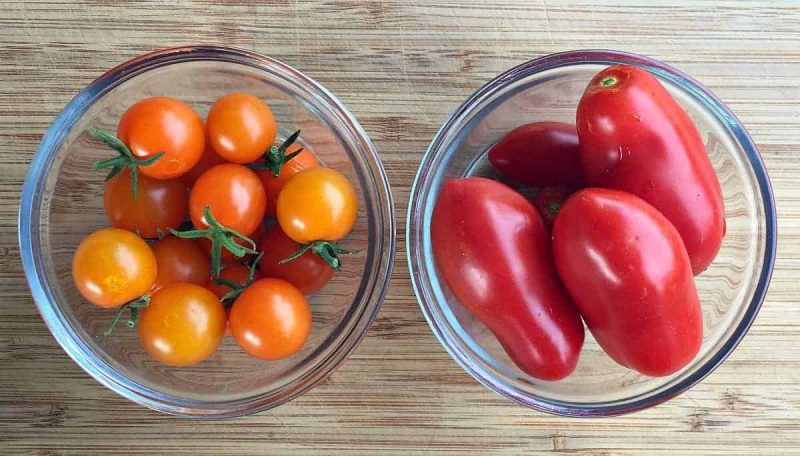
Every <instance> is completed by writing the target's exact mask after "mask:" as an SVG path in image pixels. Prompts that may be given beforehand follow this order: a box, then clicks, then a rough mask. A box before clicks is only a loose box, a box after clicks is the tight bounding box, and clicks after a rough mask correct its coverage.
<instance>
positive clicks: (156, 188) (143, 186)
mask: <svg viewBox="0 0 800 456" xmlns="http://www.w3.org/2000/svg"><path fill="white" fill-rule="evenodd" d="M131 185H133V184H132V182H131V172H130V170H128V169H125V170H123V171H122V172H120V173H119V174H117V175H116V176H114V177H112V178H111V179H109V181H108V182H106V186H105V189H104V191H103V206H104V207H105V210H106V215H107V216H108V220H109V221H110V222H111V224H112V225H113V226H114V227H116V228H122V229H125V230H128V231H133V232H135V233H138V234H139V235H140V236H141V237H143V238H149V239H153V238H156V237H158V236H160V235H164V234H166V233H168V232H169V229H170V228H172V229H175V228H178V227H179V226H180V225H181V223H182V222H183V220H184V219H185V218H186V214H188V213H189V195H187V193H186V187H185V186H184V184H183V183H182V182H181V181H179V180H175V179H164V180H162V179H152V178H150V177H147V176H144V175H141V174H140V175H139V176H138V179H137V186H136V189H137V196H136V199H133V192H132V191H131Z"/></svg>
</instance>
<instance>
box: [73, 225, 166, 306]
mask: <svg viewBox="0 0 800 456" xmlns="http://www.w3.org/2000/svg"><path fill="white" fill-rule="evenodd" d="M156 272H157V266H156V257H155V255H154V254H153V251H152V250H151V249H150V246H149V245H147V243H146V242H144V241H143V240H142V239H141V238H140V237H139V236H136V235H135V234H133V233H131V232H130V231H127V230H123V229H119V228H106V229H102V230H98V231H95V232H94V233H92V234H90V235H88V236H86V237H85V238H84V239H83V240H82V241H81V243H80V244H79V245H78V248H77V249H76V250H75V255H74V256H73V258H72V279H73V281H74V282H75V286H76V288H77V289H78V291H79V292H80V293H81V295H83V297H84V298H86V299H87V300H88V301H89V302H91V303H93V304H95V305H97V306H99V307H106V308H113V307H119V306H121V305H123V304H125V303H126V302H128V301H132V300H134V299H136V298H138V297H140V296H142V295H143V294H145V293H147V291H148V290H149V289H150V287H151V286H152V285H153V282H154V281H155V279H156Z"/></svg>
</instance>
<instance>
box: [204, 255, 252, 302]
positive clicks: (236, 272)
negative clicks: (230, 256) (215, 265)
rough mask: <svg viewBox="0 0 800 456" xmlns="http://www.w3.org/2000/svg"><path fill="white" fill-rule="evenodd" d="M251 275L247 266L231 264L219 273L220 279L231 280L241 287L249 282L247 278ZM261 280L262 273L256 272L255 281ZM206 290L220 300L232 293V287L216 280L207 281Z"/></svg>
mask: <svg viewBox="0 0 800 456" xmlns="http://www.w3.org/2000/svg"><path fill="white" fill-rule="evenodd" d="M249 275H250V270H249V269H248V268H247V266H245V265H243V264H231V265H228V266H225V267H224V268H222V271H220V273H219V277H220V278H221V279H227V280H230V281H231V282H233V283H238V284H240V285H242V284H244V283H245V282H247V277H248V276H249ZM260 278H261V273H260V272H258V271H255V273H254V274H253V281H254V282H255V281H256V280H258V279H260ZM205 286H206V288H207V289H208V290H209V291H211V292H212V293H214V294H215V295H217V297H218V298H220V299H222V297H223V296H225V294H226V293H227V292H229V291H231V287H229V286H227V285H220V284H218V283H217V282H215V281H214V279H211V278H209V279H207V281H206V285H205Z"/></svg>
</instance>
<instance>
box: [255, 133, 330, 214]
mask: <svg viewBox="0 0 800 456" xmlns="http://www.w3.org/2000/svg"><path fill="white" fill-rule="evenodd" d="M301 147H303V150H301V151H300V153H299V154H297V155H295V156H294V157H293V158H292V159H291V160H289V161H287V162H286V163H284V164H283V166H281V172H280V173H279V174H278V176H277V177H275V176H273V175H272V172H271V171H270V170H268V169H264V170H258V171H256V174H258V177H259V178H260V179H261V183H262V184H264V191H265V192H266V193H267V216H271V217H274V216H275V206H276V204H277V202H278V194H279V193H280V192H281V190H282V189H283V186H284V185H286V182H288V181H289V179H291V178H292V177H294V175H295V174H297V173H299V172H300V171H304V170H306V169H310V168H317V167H319V161H317V158H316V157H315V156H314V153H313V152H311V151H310V150H309V149H308V148H307V147H305V146H300V145H299V144H292V145H291V146H289V147H288V148H287V149H286V155H289V154H293V153H295V152H297V150H298V149H300V148H301Z"/></svg>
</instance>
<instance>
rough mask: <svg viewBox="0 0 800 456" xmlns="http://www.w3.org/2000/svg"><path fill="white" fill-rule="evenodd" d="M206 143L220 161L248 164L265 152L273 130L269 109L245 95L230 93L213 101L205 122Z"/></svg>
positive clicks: (273, 118) (250, 96)
mask: <svg viewBox="0 0 800 456" xmlns="http://www.w3.org/2000/svg"><path fill="white" fill-rule="evenodd" d="M206 130H207V131H208V140H209V142H210V143H211V146H212V147H213V149H214V150H215V151H216V152H217V154H219V156H220V157H222V158H223V159H225V160H227V161H229V162H231V163H248V162H251V161H253V160H256V159H258V157H260V156H261V155H263V154H264V153H265V152H267V149H269V146H270V145H271V144H272V143H273V141H275V134H276V132H277V128H276V125H275V117H274V116H273V115H272V111H271V110H270V109H269V107H268V106H267V105H266V104H265V103H264V102H263V101H261V100H260V99H259V98H258V97H256V96H254V95H251V94H249V93H240V92H237V93H230V94H228V95H225V96H222V97H220V98H218V99H217V101H215V102H214V104H213V105H212V106H211V109H210V110H209V111H208V118H207V119H206Z"/></svg>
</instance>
